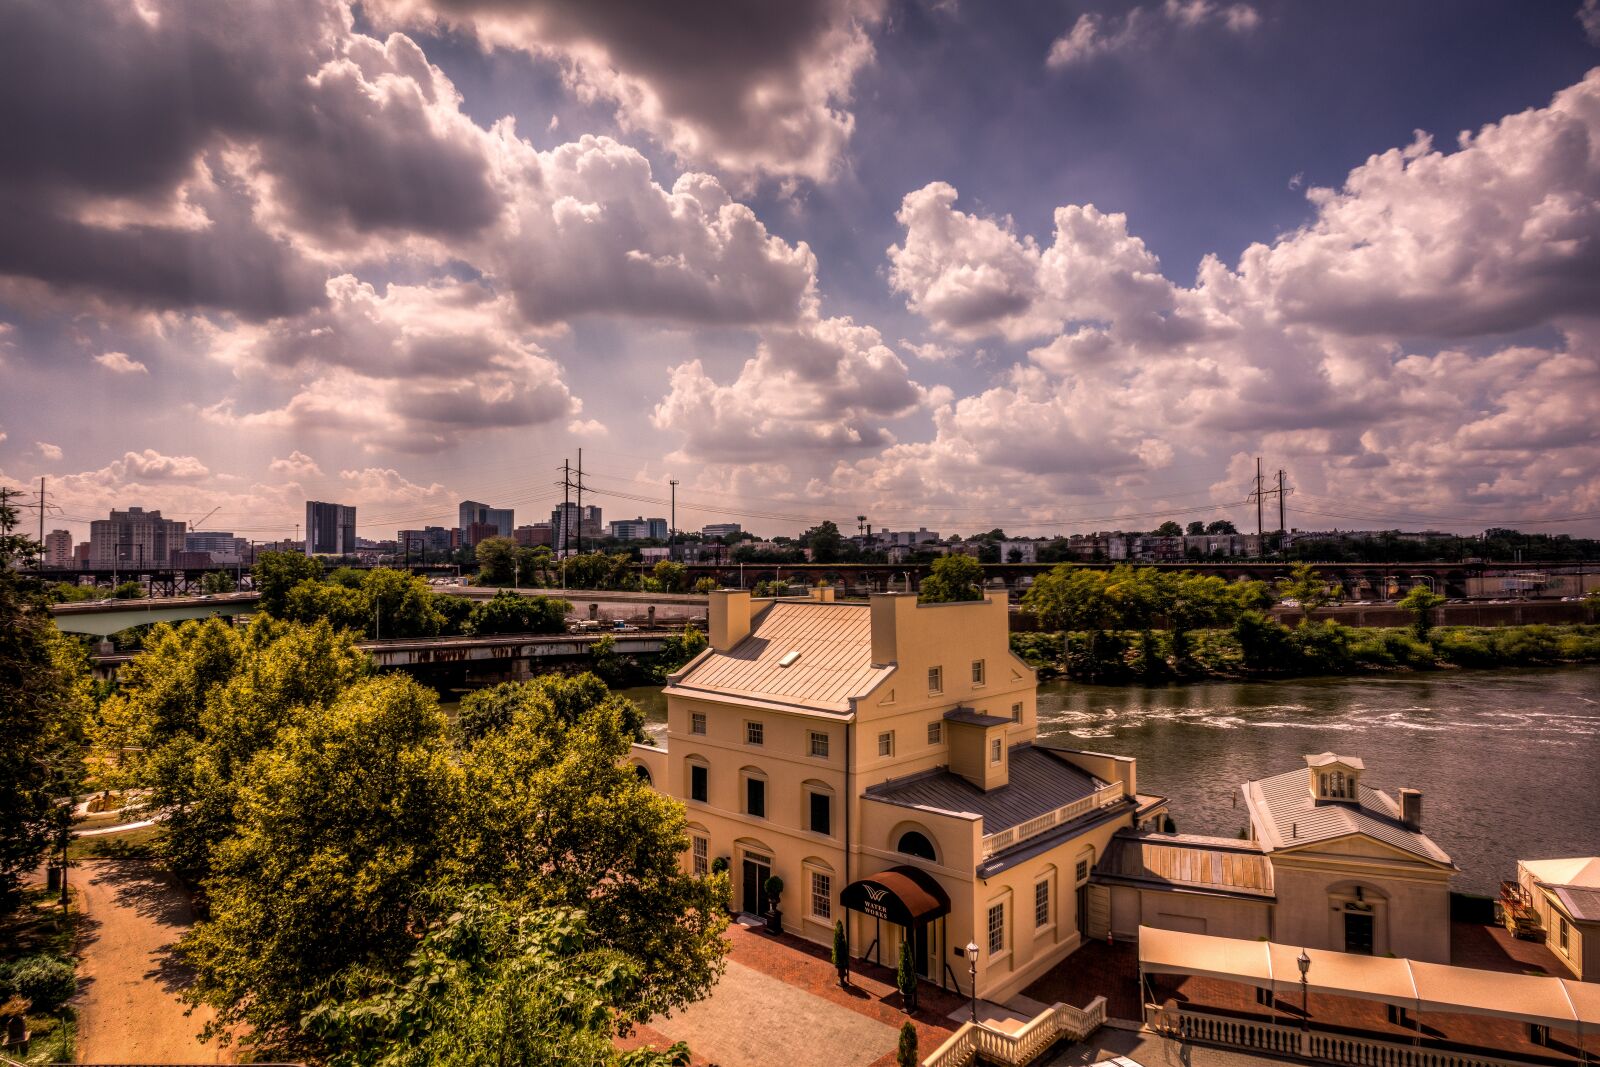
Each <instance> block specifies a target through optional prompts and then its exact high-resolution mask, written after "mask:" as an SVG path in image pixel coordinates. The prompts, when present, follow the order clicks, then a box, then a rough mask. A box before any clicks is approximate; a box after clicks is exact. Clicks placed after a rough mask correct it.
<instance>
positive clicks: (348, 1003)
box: [306, 887, 689, 1067]
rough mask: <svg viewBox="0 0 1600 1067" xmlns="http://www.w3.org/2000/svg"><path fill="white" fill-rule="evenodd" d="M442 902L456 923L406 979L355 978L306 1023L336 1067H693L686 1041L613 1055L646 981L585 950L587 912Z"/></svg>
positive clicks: (437, 931)
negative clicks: (619, 1027)
mask: <svg viewBox="0 0 1600 1067" xmlns="http://www.w3.org/2000/svg"><path fill="white" fill-rule="evenodd" d="M439 895H440V896H444V897H446V899H443V900H440V901H439V902H437V903H435V904H434V906H433V907H432V908H431V910H433V911H435V912H438V913H444V914H447V915H448V918H446V919H445V920H444V921H443V922H440V923H436V924H435V925H434V926H433V927H432V928H431V929H430V930H429V931H428V933H427V934H426V935H425V936H424V937H423V938H422V940H421V941H420V942H419V943H418V944H417V946H416V948H415V949H414V950H413V951H412V953H411V955H410V956H409V958H408V959H407V960H406V962H405V964H404V966H403V967H402V968H401V969H400V970H399V973H398V974H397V975H395V976H392V977H391V976H390V975H389V974H387V973H385V972H383V971H381V970H380V971H374V970H370V969H369V970H362V969H354V970H352V971H351V972H349V973H348V974H346V975H343V976H341V978H340V980H339V982H338V983H337V984H336V986H335V994H334V996H332V997H330V998H329V999H328V1000H326V1001H324V1002H323V1003H322V1004H321V1005H319V1006H318V1007H317V1008H316V1009H315V1010H313V1011H312V1012H311V1013H310V1014H309V1015H308V1016H307V1018H306V1025H307V1029H308V1031H309V1032H310V1033H311V1034H313V1035H315V1036H316V1037H317V1038H318V1039H319V1040H320V1041H321V1042H322V1044H323V1046H324V1048H326V1049H327V1050H328V1053H329V1057H328V1062H329V1063H330V1064H331V1065H332V1067H369V1065H371V1067H377V1065H383V1067H433V1065H434V1064H444V1063H449V1064H458V1065H461V1067H499V1065H503V1064H508V1063H515V1064H530V1065H549V1067H556V1065H564V1064H584V1065H594V1067H601V1065H604V1067H688V1063H689V1055H688V1048H687V1047H686V1046H685V1045H683V1044H682V1043H681V1042H680V1043H679V1044H676V1045H673V1046H672V1047H671V1048H670V1049H667V1050H665V1051H662V1052H655V1051H652V1050H648V1049H645V1050H640V1051H638V1052H630V1053H621V1052H619V1051H617V1049H616V1048H615V1047H614V1046H613V1045H612V1041H611V1037H612V1032H613V1029H614V1026H615V1019H616V1016H617V1015H618V1013H619V1012H620V1011H621V1009H622V1007H623V1006H624V1005H626V1004H627V1003H628V1002H629V1000H631V999H632V997H633V996H634V995H635V993H636V991H637V990H638V989H639V987H640V985H641V984H642V976H641V974H640V969H639V965H638V963H637V962H636V961H634V960H632V959H630V958H629V957H628V956H627V955H625V954H623V953H620V952H616V951H613V950H608V949H604V948H594V947H592V946H591V945H589V944H588V937H589V934H588V929H587V926H586V923H585V920H584V915H583V913H582V912H580V911H574V910H569V909H564V908H540V909H536V910H534V911H529V912H520V911H518V910H516V909H515V908H514V907H512V906H510V905H508V904H507V903H506V902H505V901H504V900H503V899H501V898H500V897H499V895H498V894H496V893H494V892H493V891H492V890H489V889H487V888H485V887H474V888H472V889H468V890H466V891H464V892H461V893H451V894H448V895H447V894H439ZM450 897H454V898H457V899H449V898H450Z"/></svg>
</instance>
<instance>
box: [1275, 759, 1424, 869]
mask: <svg viewBox="0 0 1600 1067" xmlns="http://www.w3.org/2000/svg"><path fill="white" fill-rule="evenodd" d="M1243 789H1244V797H1245V803H1246V805H1247V806H1248V807H1249V809H1250V821H1251V822H1252V823H1253V824H1254V825H1255V828H1256V836H1257V837H1258V838H1259V840H1260V841H1261V845H1262V848H1263V849H1265V850H1266V851H1267V852H1272V851H1274V850H1278V849H1287V848H1299V847H1301V846H1303V845H1310V844H1315V843H1316V842H1318V841H1328V840H1331V839H1333V838H1336V837H1347V836H1349V835H1351V834H1363V835H1365V836H1367V837H1370V838H1372V839H1374V840H1376V841H1381V842H1383V843H1384V844H1386V845H1390V846H1392V847H1394V848H1397V849H1399V850H1400V851H1402V852H1409V853H1410V854H1411V855H1413V856H1417V857H1420V858H1421V859H1425V860H1428V861H1430V862H1433V863H1439V864H1443V865H1445V866H1452V867H1453V866H1454V864H1452V863H1451V862H1450V857H1449V856H1448V855H1447V854H1446V853H1445V851H1444V850H1443V849H1441V848H1440V847H1439V846H1438V845H1436V844H1434V843H1433V841H1432V840H1431V839H1430V838H1429V837H1428V836H1427V835H1426V834H1421V833H1418V832H1417V831H1415V830H1407V829H1406V828H1405V826H1404V825H1403V824H1402V823H1401V822H1400V807H1399V805H1397V804H1396V803H1395V802H1394V801H1393V800H1391V799H1390V798H1389V795H1388V794H1387V793H1383V792H1381V791H1379V790H1377V789H1369V788H1368V787H1367V786H1365V785H1362V786H1359V787H1358V788H1357V793H1358V794H1359V797H1360V799H1359V800H1357V801H1356V802H1355V803H1351V802H1349V801H1331V800H1322V801H1319V800H1317V799H1316V798H1314V797H1313V796H1312V795H1311V783H1310V780H1309V778H1308V776H1307V774H1306V771H1305V769H1304V768H1301V769H1299V770H1293V771H1288V772H1286V773H1284V774H1278V775H1274V776H1273V777H1271V778H1263V779H1261V780H1260V781H1256V782H1246V783H1245V784H1244V787H1243Z"/></svg>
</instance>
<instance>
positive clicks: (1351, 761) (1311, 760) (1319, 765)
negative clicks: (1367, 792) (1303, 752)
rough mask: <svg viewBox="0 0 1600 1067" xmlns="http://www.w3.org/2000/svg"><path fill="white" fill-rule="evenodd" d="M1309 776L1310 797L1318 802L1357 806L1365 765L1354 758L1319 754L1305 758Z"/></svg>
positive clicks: (1325, 753)
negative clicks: (1358, 787) (1358, 788)
mask: <svg viewBox="0 0 1600 1067" xmlns="http://www.w3.org/2000/svg"><path fill="white" fill-rule="evenodd" d="M1306 769H1307V771H1308V773H1309V775H1310V787H1311V797H1312V799H1313V800H1316V801H1318V802H1324V801H1332V802H1335V803H1344V804H1358V803H1360V800H1361V794H1360V792H1359V791H1358V790H1357V786H1359V785H1360V784H1361V772H1362V771H1364V770H1366V769H1367V768H1366V765H1365V764H1363V763H1362V762H1361V760H1360V759H1359V758H1358V757H1356V756H1340V755H1336V754H1335V753H1332V752H1319V753H1318V754H1317V755H1315V756H1307V757H1306Z"/></svg>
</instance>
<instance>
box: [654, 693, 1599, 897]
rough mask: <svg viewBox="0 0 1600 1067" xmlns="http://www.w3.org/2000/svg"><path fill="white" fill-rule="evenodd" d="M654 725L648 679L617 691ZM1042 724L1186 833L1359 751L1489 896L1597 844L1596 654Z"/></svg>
mask: <svg viewBox="0 0 1600 1067" xmlns="http://www.w3.org/2000/svg"><path fill="white" fill-rule="evenodd" d="M623 692H624V694H625V695H626V696H629V697H631V698H633V699H634V700H635V701H637V702H638V703H639V704H640V705H641V706H642V707H643V708H644V710H645V712H646V714H647V716H648V717H649V719H650V720H651V721H650V731H651V733H652V734H656V735H659V734H661V733H663V732H664V731H665V719H666V701H665V699H664V698H663V697H662V695H661V691H660V690H659V689H654V688H644V687H641V688H638V689H628V690H624V691H623ZM1039 733H1040V735H1041V736H1042V737H1045V738H1048V739H1050V740H1052V741H1056V742H1060V743H1065V744H1069V745H1071V746H1072V747H1074V748H1086V749H1092V750H1095V751H1099V752H1114V753H1117V754H1119V755H1128V756H1135V757H1137V758H1138V760H1139V787H1140V791H1141V792H1145V793H1158V794H1160V795H1162V796H1166V797H1168V798H1169V799H1170V801H1171V810H1172V817H1173V820H1174V821H1175V822H1176V823H1177V824H1178V829H1179V830H1180V831H1183V832H1187V833H1200V834H1214V835H1218V836H1222V837H1233V836H1235V835H1236V834H1237V833H1238V832H1239V830H1240V829H1241V828H1243V827H1244V826H1245V825H1246V822H1247V819H1246V816H1245V812H1244V809H1243V808H1242V807H1237V806H1235V797H1236V796H1237V795H1238V789H1239V784H1240V783H1242V782H1246V781H1249V780H1251V779H1254V778H1265V777H1267V776H1268V775H1273V774H1279V773H1281V772H1283V771H1287V770H1293V769H1295V768H1297V767H1300V766H1303V764H1302V762H1301V756H1303V755H1305V754H1306V753H1310V752H1326V751H1333V752H1338V753H1340V754H1342V755H1349V756H1360V757H1361V759H1362V760H1363V761H1364V762H1365V763H1366V765H1367V774H1366V779H1365V780H1366V782H1367V783H1368V784H1369V785H1371V786H1373V787H1375V788H1378V789H1382V790H1384V791H1385V792H1388V793H1389V794H1391V795H1393V794H1394V793H1395V791H1396V790H1397V789H1399V788H1400V787H1402V786H1409V787H1411V788H1414V789H1420V790H1422V791H1423V829H1424V830H1425V831H1426V832H1427V833H1428V835H1429V836H1430V837H1432V838H1433V839H1434V841H1435V842H1437V843H1438V844H1439V847H1441V848H1443V849H1444V850H1445V851H1446V852H1448V853H1449V854H1450V856H1451V858H1452V859H1454V860H1455V862H1456V865H1457V866H1459V867H1460V868H1461V874H1460V875H1459V876H1458V877H1457V878H1456V881H1455V887H1456V889H1457V890H1459V891H1462V892H1468V893H1484V894H1494V893H1495V892H1496V891H1497V887H1498V885H1499V882H1500V880H1501V879H1502V878H1513V877H1515V876H1516V866H1517V860H1518V859H1519V858H1521V859H1540V858H1548V857H1553V856H1592V855H1596V854H1600V667H1573V668H1567V669H1562V670H1538V671H1532V670H1529V671H1521V670H1503V671H1484V672H1466V671H1448V672H1444V671H1441V672H1438V673H1431V674H1396V675H1382V676H1364V677H1357V678H1314V679H1301V680H1295V681H1282V682H1203V683H1198V684H1193V685H1173V686H1163V687H1160V688H1141V687H1136V686H1098V685H1084V684H1081V683H1079V682H1072V681H1053V682H1045V683H1043V684H1041V685H1040V686H1039Z"/></svg>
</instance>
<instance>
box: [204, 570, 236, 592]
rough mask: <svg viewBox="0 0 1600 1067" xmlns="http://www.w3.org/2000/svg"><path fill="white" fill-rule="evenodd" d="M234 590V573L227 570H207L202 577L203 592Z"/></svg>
mask: <svg viewBox="0 0 1600 1067" xmlns="http://www.w3.org/2000/svg"><path fill="white" fill-rule="evenodd" d="M233 590H234V584H233V575H231V574H229V573H228V572H227V571H206V573H205V576H204V577H202V578H201V579H200V591H201V592H202V593H231V592H233Z"/></svg>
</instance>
